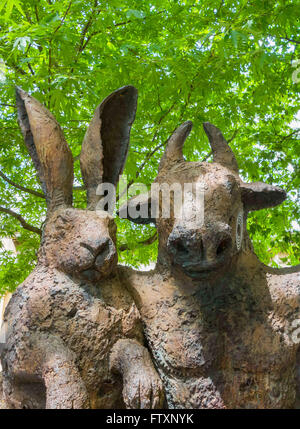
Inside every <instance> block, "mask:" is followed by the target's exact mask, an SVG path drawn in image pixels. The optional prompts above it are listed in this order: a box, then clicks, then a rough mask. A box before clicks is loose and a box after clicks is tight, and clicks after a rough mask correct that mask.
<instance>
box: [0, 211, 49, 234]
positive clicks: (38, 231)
mask: <svg viewBox="0 0 300 429" xmlns="http://www.w3.org/2000/svg"><path fill="white" fill-rule="evenodd" d="M0 212H2V213H5V214H8V215H10V216H12V217H14V218H15V219H17V220H18V221H19V222H20V224H21V225H22V227H23V228H24V229H27V230H28V231H31V232H35V233H36V234H38V235H42V230H41V229H39V228H36V227H35V226H33V225H30V224H29V223H27V222H26V220H25V219H24V218H23V217H22V216H21V215H19V214H18V213H16V212H14V211H13V210H10V209H7V208H5V207H2V206H0Z"/></svg>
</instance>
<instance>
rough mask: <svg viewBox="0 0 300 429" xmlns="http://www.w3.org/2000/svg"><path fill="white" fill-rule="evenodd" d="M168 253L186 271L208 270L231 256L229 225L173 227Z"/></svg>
mask: <svg viewBox="0 0 300 429" xmlns="http://www.w3.org/2000/svg"><path fill="white" fill-rule="evenodd" d="M167 249H168V253H169V254H170V256H171V257H172V259H173V263H174V264H175V265H180V266H181V267H182V268H183V269H185V270H186V271H197V272H199V271H206V270H210V269H212V268H213V267H215V266H217V265H219V264H222V263H223V262H225V261H226V260H227V257H228V256H230V253H231V252H230V250H231V249H232V239H231V234H230V227H229V226H228V225H211V226H209V227H203V228H201V229H197V230H190V229H187V228H185V227H183V226H177V227H175V228H174V229H173V231H172V233H171V234H170V236H169V238H168V243H167Z"/></svg>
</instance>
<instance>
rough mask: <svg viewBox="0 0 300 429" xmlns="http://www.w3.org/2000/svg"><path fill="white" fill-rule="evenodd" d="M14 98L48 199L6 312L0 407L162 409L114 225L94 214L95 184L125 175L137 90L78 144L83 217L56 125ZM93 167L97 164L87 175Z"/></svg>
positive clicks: (22, 96) (31, 103) (31, 102)
mask: <svg viewBox="0 0 300 429" xmlns="http://www.w3.org/2000/svg"><path fill="white" fill-rule="evenodd" d="M17 97H18V98H17V100H18V108H19V120H20V124H21V128H22V130H23V133H24V137H25V141H26V143H27V146H28V149H29V153H30V155H31V157H32V159H33V161H34V163H35V167H36V169H37V171H38V174H39V177H40V180H41V182H42V184H43V188H44V190H45V192H46V200H47V207H48V213H47V220H46V225H45V228H44V230H43V236H42V242H41V247H40V250H39V255H38V264H37V266H36V268H35V269H34V271H33V272H32V273H31V274H30V276H29V277H28V278H27V279H26V280H25V281H24V283H23V284H22V285H20V286H19V287H18V288H17V290H16V291H15V293H14V294H13V296H12V298H11V300H10V302H9V304H8V306H7V308H6V311H5V316H4V334H5V339H6V341H5V345H4V348H3V350H2V352H1V362H2V367H3V392H4V399H5V402H6V405H7V406H8V407H11V408H90V407H91V408H122V407H125V406H126V407H128V408H132V407H141V408H152V407H159V406H160V405H161V402H162V400H163V388H162V383H161V381H160V379H159V376H158V374H157V373H156V370H155V368H154V366H153V364H152V362H151V359H150V355H149V352H148V350H147V349H146V348H145V347H144V346H143V341H144V337H143V331H142V325H141V322H140V315H139V312H138V310H137V308H136V306H135V303H134V301H133V299H132V297H131V296H130V294H129V293H128V292H127V291H126V289H125V288H124V286H123V284H122V282H121V280H120V275H119V271H118V269H117V266H116V264H117V253H116V248H115V240H116V237H115V235H116V234H115V232H116V226H115V223H114V220H113V218H112V217H111V216H110V215H108V214H107V213H106V212H100V211H97V212H96V211H94V210H91V209H95V207H96V203H97V201H98V200H99V198H100V197H99V196H97V195H96V189H95V186H94V185H95V183H94V182H95V177H96V178H97V180H100V181H101V180H102V179H103V174H106V176H105V180H107V181H108V182H109V183H112V184H115V183H116V180H117V179H116V177H118V174H119V173H120V172H121V171H122V168H123V165H124V163H125V160H126V156H127V149H128V140H129V132H130V127H131V124H132V121H133V118H134V114H135V108H136V90H135V89H134V88H132V87H125V88H121V89H120V90H118V91H116V92H114V93H113V94H111V96H109V97H108V98H107V99H105V100H104V102H103V103H102V104H101V105H100V107H98V108H97V110H96V113H97V112H101V118H100V119H101V120H100V121H95V120H93V121H92V123H91V125H90V127H89V129H88V136H89V137H91V136H93V138H92V139H91V138H85V140H84V143H83V153H84V156H83V157H82V159H81V161H82V166H83V171H84V173H83V175H84V178H85V183H86V186H87V188H88V189H87V191H88V192H87V194H88V206H89V209H90V210H79V209H74V208H72V207H71V201H72V186H70V178H72V177H73V169H72V159H70V150H69V149H68V147H67V143H66V141H65V140H64V137H63V134H62V131H61V130H60V128H59V125H58V124H57V122H56V121H55V119H54V118H53V116H52V115H51V114H50V113H49V112H48V111H47V110H46V109H45V108H44V107H43V106H42V105H41V104H40V103H39V102H38V101H37V100H35V99H34V98H33V97H30V96H29V95H28V94H26V93H25V92H24V91H22V90H18V91H17ZM120 97H121V98H122V97H123V98H122V100H123V102H124V98H125V104H126V103H127V104H126V105H127V108H124V104H123V102H120ZM126 97H127V98H126ZM130 99H131V101H130ZM126 100H127V101H126ZM125 107H126V106H125ZM110 115H111V116H112V117H114V118H115V123H114V124H113V118H110ZM113 125H114V128H111V132H110V130H109V126H111V127H112V126H113ZM95 136H97V138H98V140H97V141H96V137H95ZM121 137H122V138H121ZM107 145H109V146H110V147H109V149H107V147H106V146H107ZM118 145H121V146H122V148H121V149H120V148H118ZM114 147H115V151H116V154H118V159H117V161H116V162H115V163H114V162H113V161H112V159H111V151H112V150H113V149H114ZM97 151H98V152H97ZM105 154H108V156H107V157H106V155H105ZM93 159H94V160H98V163H93V168H92V169H89V168H88V162H89V160H93ZM107 164H109V165H107ZM97 168H98V172H97V171H95V170H96V169H97ZM71 182H72V180H71ZM118 350H119V352H118ZM111 354H112V356H111V357H110V355H111Z"/></svg>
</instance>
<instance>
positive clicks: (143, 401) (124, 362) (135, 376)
mask: <svg viewBox="0 0 300 429" xmlns="http://www.w3.org/2000/svg"><path fill="white" fill-rule="evenodd" d="M110 364H111V369H112V370H113V371H115V372H118V373H119V374H120V375H122V377H123V400H124V403H125V405H126V408H161V407H162V405H163V401H164V392H163V385H162V382H161V380H160V378H159V376H158V374H157V372H156V370H155V368H154V366H153V363H152V361H151V357H150V354H149V352H148V350H147V349H146V348H145V347H143V346H142V345H141V344H139V343H138V342H137V341H135V340H129V339H126V340H119V341H118V342H117V343H116V344H115V345H114V348H113V351H112V354H111V360H110Z"/></svg>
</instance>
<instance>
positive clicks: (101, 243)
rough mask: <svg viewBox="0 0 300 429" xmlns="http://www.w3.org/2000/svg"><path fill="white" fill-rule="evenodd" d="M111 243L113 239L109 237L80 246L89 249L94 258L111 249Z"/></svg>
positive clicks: (83, 243) (82, 243)
mask: <svg viewBox="0 0 300 429" xmlns="http://www.w3.org/2000/svg"><path fill="white" fill-rule="evenodd" d="M110 242H111V239H110V238H109V237H106V238H103V239H99V240H94V241H92V240H91V241H89V242H87V243H85V242H81V243H80V246H82V247H85V248H86V249H88V250H89V251H90V252H91V254H92V255H93V256H98V255H99V254H100V253H102V252H103V251H106V249H107V248H108V247H109V245H110Z"/></svg>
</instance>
